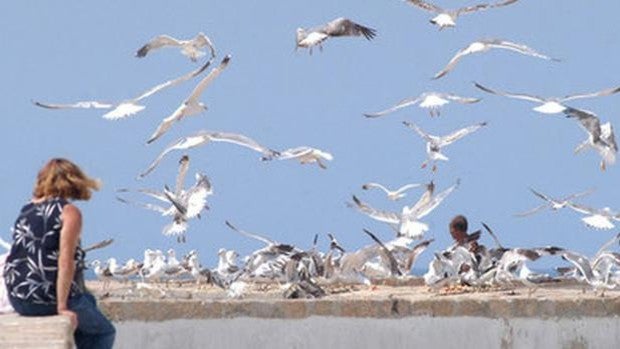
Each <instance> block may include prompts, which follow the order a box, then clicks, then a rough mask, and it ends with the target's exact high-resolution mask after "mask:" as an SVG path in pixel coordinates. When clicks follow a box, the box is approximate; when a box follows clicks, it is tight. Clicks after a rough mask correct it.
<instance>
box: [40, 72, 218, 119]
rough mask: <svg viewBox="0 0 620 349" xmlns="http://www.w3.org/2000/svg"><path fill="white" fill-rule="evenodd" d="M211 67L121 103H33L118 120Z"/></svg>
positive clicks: (167, 82) (188, 74) (138, 110)
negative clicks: (101, 111)
mask: <svg viewBox="0 0 620 349" xmlns="http://www.w3.org/2000/svg"><path fill="white" fill-rule="evenodd" d="M209 65H210V62H207V63H206V64H205V65H203V66H202V67H200V68H198V69H196V70H193V71H191V72H189V73H187V74H185V75H183V76H180V77H178V78H176V79H173V80H168V81H166V82H164V83H161V84H159V85H157V86H155V87H152V88H150V89H148V90H147V91H145V92H144V93H142V94H141V95H139V96H137V97H135V98H132V99H127V100H124V101H122V102H119V103H109V102H101V101H80V102H76V103H72V104H49V103H41V102H37V101H33V102H32V103H34V105H36V106H38V107H41V108H46V109H111V110H110V111H109V112H107V113H105V114H103V118H104V119H107V120H118V119H122V118H126V117H128V116H131V115H134V114H136V113H138V112H140V111H142V110H143V109H144V108H146V107H145V106H143V105H140V104H138V102H139V101H141V100H143V99H145V98H147V97H150V96H152V95H154V94H155V93H157V92H159V91H161V90H163V89H165V88H168V87H172V86H175V85H178V84H180V83H182V82H184V81H187V80H190V79H192V78H193V77H195V76H198V75H200V73H202V72H203V71H204V70H205V69H207V67H209Z"/></svg>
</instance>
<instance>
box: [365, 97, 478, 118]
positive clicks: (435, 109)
mask: <svg viewBox="0 0 620 349" xmlns="http://www.w3.org/2000/svg"><path fill="white" fill-rule="evenodd" d="M450 101H453V102H458V103H461V104H471V103H476V102H479V101H480V98H470V97H461V96H457V95H455V94H452V93H441V92H424V93H422V94H421V95H419V96H416V97H409V98H405V99H403V100H401V101H400V102H398V103H397V104H396V105H394V106H393V107H391V108H389V109H386V110H382V111H380V112H376V113H366V114H364V116H366V117H367V118H376V117H379V116H383V115H386V114H389V113H391V112H394V111H397V110H399V109H402V108H405V107H408V106H410V105H414V104H416V103H419V106H420V108H426V109H428V110H429V112H430V114H431V116H439V114H440V112H439V110H440V108H441V107H442V106H444V105H445V104H448V103H450Z"/></svg>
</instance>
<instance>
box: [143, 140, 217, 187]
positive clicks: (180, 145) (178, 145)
mask: <svg viewBox="0 0 620 349" xmlns="http://www.w3.org/2000/svg"><path fill="white" fill-rule="evenodd" d="M209 140H210V134H209V133H208V132H204V131H201V132H198V133H197V134H195V135H193V136H187V137H182V138H179V139H178V140H176V141H174V142H173V143H171V144H170V145H169V146H168V147H166V148H165V149H164V150H163V151H162V152H161V153H160V154H159V155H158V156H157V157H156V158H155V160H153V162H152V163H151V164H150V165H149V167H148V168H147V169H146V170H145V171H144V172H143V173H141V174H140V175H138V179H141V178H144V177H145V176H146V175H148V174H149V173H151V172H152V171H153V170H154V169H155V167H157V165H159V163H160V162H161V160H163V158H164V156H166V155H167V154H168V153H170V152H171V151H173V150H177V149H189V148H193V147H196V146H198V145H201V144H204V143H207V142H208V141H209Z"/></svg>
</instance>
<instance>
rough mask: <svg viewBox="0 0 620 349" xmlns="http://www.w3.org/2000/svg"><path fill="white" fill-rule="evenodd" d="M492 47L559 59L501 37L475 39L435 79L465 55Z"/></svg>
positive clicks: (548, 58)
mask: <svg viewBox="0 0 620 349" xmlns="http://www.w3.org/2000/svg"><path fill="white" fill-rule="evenodd" d="M492 48H501V49H504V50H510V51H515V52H518V53H521V54H524V55H527V56H532V57H536V58H541V59H546V60H551V61H559V60H558V59H556V58H552V57H549V56H545V55H543V54H542V53H538V52H537V51H535V50H533V49H531V48H529V47H527V46H525V45H521V44H517V43H514V42H510V41H506V40H501V39H482V40H478V41H474V42H472V43H471V44H469V45H468V46H467V47H465V48H463V49H461V50H459V52H457V53H456V55H454V57H452V59H451V60H450V62H448V64H447V65H446V66H445V68H443V69H442V70H441V71H440V72H439V73H437V74H435V76H434V77H433V79H439V78H440V77H442V76H444V75H446V74H448V73H449V72H450V71H451V70H452V69H454V67H455V66H456V64H457V63H458V62H459V61H460V60H461V58H463V57H464V56H466V55H468V54H472V53H480V52H486V51H488V50H490V49H492Z"/></svg>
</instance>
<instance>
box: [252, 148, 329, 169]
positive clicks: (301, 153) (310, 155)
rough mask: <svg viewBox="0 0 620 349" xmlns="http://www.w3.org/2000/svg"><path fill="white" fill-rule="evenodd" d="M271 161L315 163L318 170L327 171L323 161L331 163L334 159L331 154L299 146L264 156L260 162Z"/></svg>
mask: <svg viewBox="0 0 620 349" xmlns="http://www.w3.org/2000/svg"><path fill="white" fill-rule="evenodd" d="M273 159H277V160H289V159H294V160H297V161H299V163H301V164H302V165H304V164H312V163H315V164H317V165H318V166H319V167H320V168H322V169H327V166H326V165H325V163H324V162H323V160H327V161H332V160H333V159H334V156H333V155H332V154H331V153H328V152H326V151H324V150H321V149H317V148H313V147H308V146H301V147H295V148H290V149H286V150H283V151H281V152H276V153H273V154H271V155H269V156H265V157H263V158H261V160H263V161H268V160H273Z"/></svg>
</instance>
